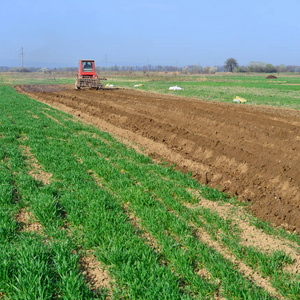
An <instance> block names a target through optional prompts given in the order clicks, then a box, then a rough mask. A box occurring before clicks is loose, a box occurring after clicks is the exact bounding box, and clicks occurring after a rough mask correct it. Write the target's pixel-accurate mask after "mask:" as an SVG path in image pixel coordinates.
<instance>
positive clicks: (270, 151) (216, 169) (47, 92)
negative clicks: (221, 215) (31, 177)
mask: <svg viewBox="0 0 300 300" xmlns="http://www.w3.org/2000/svg"><path fill="white" fill-rule="evenodd" d="M16 89H17V91H19V92H22V93H25V94H27V95H29V96H30V97H32V98H35V99H38V100H39V101H42V102H44V103H47V104H50V105H52V106H53V107H56V108H59V109H62V110H64V111H66V112H68V113H71V114H73V115H74V116H77V117H80V118H81V119H83V120H84V121H86V122H89V123H92V124H95V125H96V126H99V127H100V128H101V129H104V130H106V131H108V132H110V133H112V134H114V135H115V136H118V137H122V138H123V139H125V141H127V142H128V141H130V142H134V143H136V144H138V145H140V146H143V147H144V148H146V150H145V152H146V153H147V154H154V155H155V157H156V158H163V159H164V160H166V161H169V162H171V163H176V164H177V167H178V168H179V169H181V170H183V171H192V172H193V175H194V177H195V178H196V179H198V180H199V181H200V182H202V183H204V184H209V185H210V186H212V187H219V188H220V189H221V190H222V191H224V192H227V193H230V194H231V195H236V196H237V197H238V198H239V199H240V200H241V201H247V202H249V203H251V205H250V209H251V210H252V212H254V214H255V215H256V216H258V217H260V218H262V219H264V220H267V221H270V222H271V223H275V224H276V225H279V226H280V225H281V226H283V227H285V228H286V229H288V230H291V231H295V230H297V232H300V218H299V216H300V154H299V153H300V112H299V111H296V110H289V109H278V108H272V107H264V106H250V105H235V104H227V103H216V102H205V101H200V100H197V99H189V98H182V97H175V96H167V95H160V94H152V93H145V92H141V91H133V90H126V89H119V90H114V89H111V90H101V91H96V90H77V91H76V90H74V89H73V87H71V86H64V87H62V86H59V87H57V86H41V85H39V86H37V85H23V86H18V87H16Z"/></svg>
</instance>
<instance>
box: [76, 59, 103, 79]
mask: <svg viewBox="0 0 300 300" xmlns="http://www.w3.org/2000/svg"><path fill="white" fill-rule="evenodd" d="M78 76H79V77H93V78H97V77H98V76H97V74H96V70H95V61H94V60H87V59H84V60H83V59H82V60H79V69H78Z"/></svg>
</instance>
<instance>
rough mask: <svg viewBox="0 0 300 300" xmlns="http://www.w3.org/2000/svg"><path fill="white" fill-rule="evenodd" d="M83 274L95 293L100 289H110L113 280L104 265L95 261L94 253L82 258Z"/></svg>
mask: <svg viewBox="0 0 300 300" xmlns="http://www.w3.org/2000/svg"><path fill="white" fill-rule="evenodd" d="M80 267H81V270H82V273H83V275H84V277H85V279H86V281H87V283H88V285H89V286H90V288H91V290H92V291H93V292H96V291H97V290H98V289H101V288H106V289H108V290H109V289H110V287H111V284H112V282H113V279H112V278H111V277H110V276H109V274H108V272H107V270H106V269H105V267H104V265H103V264H102V263H101V262H100V261H98V260H96V259H95V256H94V253H93V252H92V251H87V253H86V255H82V256H81V258H80Z"/></svg>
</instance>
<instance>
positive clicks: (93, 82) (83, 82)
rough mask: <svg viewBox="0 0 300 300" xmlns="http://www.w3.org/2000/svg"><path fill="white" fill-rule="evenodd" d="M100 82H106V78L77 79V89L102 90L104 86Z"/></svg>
mask: <svg viewBox="0 0 300 300" xmlns="http://www.w3.org/2000/svg"><path fill="white" fill-rule="evenodd" d="M100 80H106V78H76V81H75V89H76V90H79V89H81V88H83V87H88V88H90V89H96V90H99V89H102V88H103V87H104V84H102V83H101V81H100Z"/></svg>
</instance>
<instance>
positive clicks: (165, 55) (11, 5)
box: [0, 0, 300, 67]
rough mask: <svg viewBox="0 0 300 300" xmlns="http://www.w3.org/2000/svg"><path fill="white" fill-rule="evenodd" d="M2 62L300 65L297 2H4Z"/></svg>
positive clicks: (299, 2)
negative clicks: (231, 60)
mask: <svg viewBox="0 0 300 300" xmlns="http://www.w3.org/2000/svg"><path fill="white" fill-rule="evenodd" d="M83 2H84V5H83V4H82V3H83ZM0 4H1V6H0V7H1V11H0V16H1V18H0V23H1V28H2V33H1V36H0V66H20V65H21V56H20V55H19V54H20V52H21V48H22V47H23V48H24V66H25V67H29V66H33V67H54V66H58V67H64V66H65V67H71V66H77V62H78V60H79V59H81V58H92V59H95V60H96V64H97V65H98V66H105V55H107V64H108V66H112V65H115V64H117V65H147V64H148V59H149V62H150V64H151V65H177V64H178V65H179V66H185V65H189V64H198V65H201V66H214V65H223V64H224V61H225V60H226V59H227V58H229V57H234V58H236V60H237V61H238V63H239V64H240V65H247V64H248V63H249V62H250V61H262V62H265V63H272V64H274V65H278V64H285V65H300V38H299V36H300V21H299V19H300V18H299V16H300V14H299V13H300V0H286V1H282V0H280V1H279V0H272V1H271V0H260V1H259V0H252V1H242V0H239V1H238V0H227V1H219V0H206V1H202V0H198V1H196V0H186V1H177V0H172V1H171V0H141V1H138V0H127V1H121V0H113V1H103V0H98V1H97V0H85V1H78V0H72V1H71V0H60V1H58V0H50V1H45V0H14V1H8V0H0Z"/></svg>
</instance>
